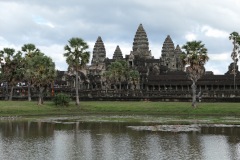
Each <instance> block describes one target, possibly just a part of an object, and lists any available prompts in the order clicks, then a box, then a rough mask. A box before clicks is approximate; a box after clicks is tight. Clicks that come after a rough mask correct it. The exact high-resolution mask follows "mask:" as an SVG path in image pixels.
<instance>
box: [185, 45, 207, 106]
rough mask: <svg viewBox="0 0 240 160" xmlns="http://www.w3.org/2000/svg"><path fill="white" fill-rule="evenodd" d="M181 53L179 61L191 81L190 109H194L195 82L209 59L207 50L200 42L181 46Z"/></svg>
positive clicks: (203, 71) (202, 73) (201, 74)
mask: <svg viewBox="0 0 240 160" xmlns="http://www.w3.org/2000/svg"><path fill="white" fill-rule="evenodd" d="M182 49H184V50H185V52H183V54H182V56H181V59H182V62H183V65H184V66H185V67H186V73H187V76H188V78H189V79H190V80H191V81H192V93H193V95H192V107H193V108H196V106H197V105H196V82H197V81H198V79H200V78H201V77H202V76H203V75H204V74H205V67H204V65H205V63H206V62H207V61H208V59H209V57H208V55H207V49H206V48H205V46H204V44H202V42H201V41H191V42H187V43H186V44H185V45H183V46H182Z"/></svg>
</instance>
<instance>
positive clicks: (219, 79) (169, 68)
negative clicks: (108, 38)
mask: <svg viewBox="0 0 240 160" xmlns="http://www.w3.org/2000/svg"><path fill="white" fill-rule="evenodd" d="M160 49H161V56H160V58H154V57H153V56H152V53H151V50H150V48H149V41H148V37H147V33H146V31H145V29H144V27H143V25H142V24H140V25H139V26H138V28H137V31H136V34H135V36H134V38H133V45H132V50H131V51H129V54H123V53H122V51H121V46H116V49H115V51H114V53H113V56H112V59H111V58H109V57H106V49H105V46H104V42H103V40H102V38H101V37H100V36H99V37H98V38H97V40H96V43H95V45H94V48H93V52H92V59H91V64H90V65H89V66H87V67H86V69H84V70H82V71H81V72H80V73H79V75H80V76H79V79H80V84H79V86H78V88H79V92H80V99H81V100H156V101H191V84H192V82H191V81H190V80H188V79H187V76H186V73H185V72H184V66H183V65H182V63H181V60H180V54H181V53H182V51H181V47H180V46H179V45H175V44H174V43H173V41H172V38H171V37H170V35H168V36H166V38H165V40H164V41H163V45H162V48H159V50H160ZM123 55H125V57H124V56H123ZM230 55H231V53H229V56H230ZM117 60H124V61H126V62H127V64H128V66H129V67H130V68H132V69H135V70H137V71H138V72H139V74H140V79H139V81H138V83H137V84H135V87H132V85H133V84H132V83H131V82H127V81H125V82H122V83H121V84H111V83H110V84H109V82H107V81H106V80H105V78H104V76H103V75H104V73H105V72H106V70H107V68H108V66H109V65H110V64H111V63H112V62H114V61H117ZM234 69H235V70H234ZM116 86H117V87H116ZM74 88H75V78H74V76H73V75H70V74H68V73H67V71H58V77H57V79H56V80H55V85H54V93H55V94H57V93H59V92H65V93H68V94H70V95H71V96H72V97H74V96H75V91H74ZM197 92H198V93H199V94H201V97H202V101H231V102H233V101H240V74H239V71H238V66H237V65H234V63H231V64H230V65H229V67H228V71H227V72H226V73H225V74H224V75H214V73H213V72H211V71H207V72H206V73H205V75H204V76H203V77H202V78H201V79H199V80H198V82H197Z"/></svg>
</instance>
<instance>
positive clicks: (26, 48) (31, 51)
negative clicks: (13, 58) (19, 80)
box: [22, 43, 40, 101]
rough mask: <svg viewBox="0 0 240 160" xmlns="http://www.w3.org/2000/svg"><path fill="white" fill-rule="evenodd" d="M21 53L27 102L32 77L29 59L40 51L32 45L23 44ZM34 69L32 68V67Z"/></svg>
mask: <svg viewBox="0 0 240 160" xmlns="http://www.w3.org/2000/svg"><path fill="white" fill-rule="evenodd" d="M22 52H23V53H25V70H26V73H25V80H26V81H27V85H28V101H31V85H32V75H31V73H32V72H30V70H31V69H33V68H30V67H31V66H32V65H29V64H30V63H31V58H32V57H33V56H34V55H35V54H38V53H40V50H39V49H38V48H36V46H35V45H34V44H32V43H28V44H24V45H23V46H22ZM33 67H34V66H33Z"/></svg>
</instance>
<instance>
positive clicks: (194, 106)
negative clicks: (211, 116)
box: [192, 82, 197, 108]
mask: <svg viewBox="0 0 240 160" xmlns="http://www.w3.org/2000/svg"><path fill="white" fill-rule="evenodd" d="M196 103H197V101H196V84H195V82H193V84H192V107H193V108H196V107H197V104H196Z"/></svg>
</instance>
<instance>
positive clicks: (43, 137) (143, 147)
mask: <svg viewBox="0 0 240 160" xmlns="http://www.w3.org/2000/svg"><path fill="white" fill-rule="evenodd" d="M129 125H131V126H132V125H143V124H136V123H135V124H127V123H100V122H99V123H93V122H74V123H64V122H63V123H60V122H59V123H56V122H55V123H53V122H40V121H39V122H30V121H28V122H19V121H5V122H0V159H1V160H37V159H40V160H75V159H76V160H77V159H80V160H178V159H181V160H202V159H203V160H204V159H209V160H215V159H216V160H225V159H226V160H228V159H229V160H232V159H233V160H235V159H236V160H238V159H240V128H235V127H231V128H212V127H211V128H209V127H205V128H202V130H201V132H190V133H171V132H151V131H135V130H132V129H130V128H127V127H126V126H129Z"/></svg>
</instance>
